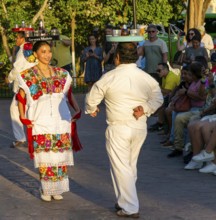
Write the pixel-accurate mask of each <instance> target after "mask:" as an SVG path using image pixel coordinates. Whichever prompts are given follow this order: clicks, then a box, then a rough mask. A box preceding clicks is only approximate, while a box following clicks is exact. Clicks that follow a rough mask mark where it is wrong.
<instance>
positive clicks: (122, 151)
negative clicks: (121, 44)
mask: <svg viewBox="0 0 216 220" xmlns="http://www.w3.org/2000/svg"><path fill="white" fill-rule="evenodd" d="M103 99H104V100H105V105H106V120H107V124H108V127H107V130H106V134H105V135H106V149H107V153H108V156H109V160H110V164H111V169H110V170H111V177H112V181H113V185H114V190H115V194H116V199H117V203H118V205H119V206H120V207H121V208H122V209H123V212H125V213H127V214H133V213H137V212H138V211H139V201H138V196H137V191H136V180H137V167H136V166H137V159H138V156H139V152H140V149H141V146H142V144H143V142H144V140H145V138H146V134H147V129H146V119H147V116H150V115H151V114H152V113H154V112H155V111H156V110H157V109H158V108H159V107H160V106H161V105H162V103H163V96H162V93H161V90H160V87H159V85H158V83H157V82H156V81H155V80H154V79H153V78H152V77H151V76H150V75H149V74H147V73H145V72H144V71H142V70H140V69H139V68H138V67H136V64H134V63H131V64H121V65H119V66H117V67H116V69H114V70H111V71H110V72H108V73H106V74H105V75H103V76H102V77H101V79H100V80H99V81H97V82H96V83H95V84H94V85H93V87H92V89H91V91H90V92H89V93H88V94H87V95H86V110H85V113H86V114H90V113H93V112H95V111H96V109H97V106H98V104H99V103H100V102H101V101H102V100H103ZM137 106H142V107H143V109H144V112H145V115H143V116H142V117H140V118H139V119H138V120H136V119H135V117H134V116H133V109H134V108H136V107H137Z"/></svg>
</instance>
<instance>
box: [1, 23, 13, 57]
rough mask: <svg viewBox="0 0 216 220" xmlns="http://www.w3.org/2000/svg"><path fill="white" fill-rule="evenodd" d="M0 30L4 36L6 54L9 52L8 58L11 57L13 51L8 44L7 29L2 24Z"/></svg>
mask: <svg viewBox="0 0 216 220" xmlns="http://www.w3.org/2000/svg"><path fill="white" fill-rule="evenodd" d="M0 32H1V37H2V43H3V47H4V49H5V51H6V54H7V56H8V58H10V57H11V51H10V48H9V46H8V41H7V36H6V34H5V30H4V28H3V27H2V26H0Z"/></svg>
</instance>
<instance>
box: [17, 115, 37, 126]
mask: <svg viewBox="0 0 216 220" xmlns="http://www.w3.org/2000/svg"><path fill="white" fill-rule="evenodd" d="M20 121H21V122H22V123H23V124H24V125H26V127H27V128H32V127H34V123H33V122H34V121H31V120H29V119H28V118H25V117H20Z"/></svg>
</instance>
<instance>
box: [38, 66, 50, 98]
mask: <svg viewBox="0 0 216 220" xmlns="http://www.w3.org/2000/svg"><path fill="white" fill-rule="evenodd" d="M37 68H38V70H39V71H40V74H41V76H42V77H43V79H44V80H45V81H46V84H47V93H49V94H52V72H51V68H50V66H48V68H47V70H49V77H46V76H45V75H46V74H44V72H43V71H42V70H41V68H40V67H39V65H37Z"/></svg>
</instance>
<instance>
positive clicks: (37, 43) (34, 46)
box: [32, 41, 50, 52]
mask: <svg viewBox="0 0 216 220" xmlns="http://www.w3.org/2000/svg"><path fill="white" fill-rule="evenodd" d="M43 45H48V46H50V44H49V43H48V42H47V41H37V42H36V43H34V45H33V48H32V51H33V52H36V51H37V50H38V49H39V48H40V47H41V46H43Z"/></svg>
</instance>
